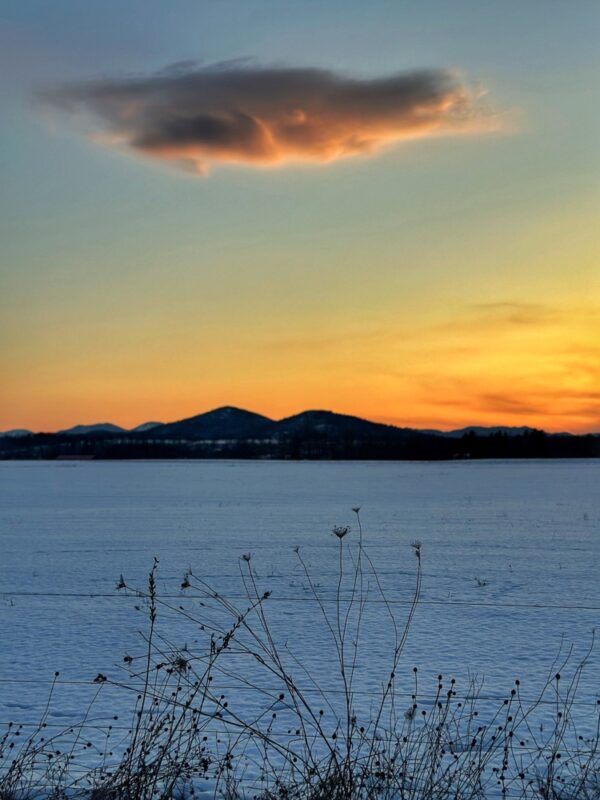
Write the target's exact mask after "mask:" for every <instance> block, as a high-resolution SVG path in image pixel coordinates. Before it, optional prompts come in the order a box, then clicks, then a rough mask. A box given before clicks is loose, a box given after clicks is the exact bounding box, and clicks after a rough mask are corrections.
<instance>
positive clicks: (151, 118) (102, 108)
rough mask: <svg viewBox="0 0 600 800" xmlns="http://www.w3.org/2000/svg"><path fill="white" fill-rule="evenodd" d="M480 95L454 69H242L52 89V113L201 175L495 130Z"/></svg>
mask: <svg viewBox="0 0 600 800" xmlns="http://www.w3.org/2000/svg"><path fill="white" fill-rule="evenodd" d="M483 96H484V92H483V91H482V89H481V88H479V87H475V86H473V85H468V84H467V83H465V82H464V81H462V80H461V78H460V76H459V75H458V74H457V73H455V72H451V71H448V70H421V71H418V72H408V73H396V74H392V75H388V76H384V77H381V78H371V79H357V78H349V77H346V76H344V75H340V74H337V73H334V72H332V71H329V70H323V69H315V68H285V67H260V66H254V65H248V64H240V63H239V62H234V63H233V64H224V65H215V66H213V67H209V68H202V69H197V68H191V67H189V66H186V67H185V68H184V69H175V70H167V71H166V72H165V71H163V72H160V73H158V74H156V75H151V76H148V77H142V78H124V79H111V80H104V81H96V82H88V83H84V84H75V85H71V86H66V87H61V88H59V89H55V90H52V91H49V92H45V93H44V98H45V100H46V101H47V102H49V103H50V105H51V106H53V107H54V108H56V109H59V110H61V111H62V112H65V113H68V114H71V115H76V116H79V117H80V118H85V119H86V120H87V122H88V125H89V126H90V128H91V129H90V131H89V132H88V136H89V138H90V139H92V140H93V141H95V142H97V143H100V144H104V145H106V146H110V147H114V148H116V149H120V150H123V151H125V152H132V153H136V154H139V155H142V156H144V157H146V158H151V159H154V160H157V161H162V162H167V163H169V164H171V165H172V166H174V167H176V168H177V169H180V170H183V171H185V172H189V173H192V174H195V175H204V174H206V172H207V171H208V167H209V165H210V164H215V163H219V162H221V163H228V164H246V165H250V166H253V167H277V166H283V165H287V164H290V163H298V162H300V163H302V162H316V163H322V162H329V161H334V160H337V159H341V158H348V157H351V156H371V155H374V154H377V153H378V152H379V151H381V150H382V149H384V148H386V147H389V146H390V145H393V144H396V143H398V142H401V141H403V140H408V139H415V138H427V137H431V136H440V135H448V134H465V133H473V132H481V131H484V130H485V131H489V130H496V129H498V128H499V127H500V125H501V123H500V116H499V115H498V114H496V113H494V112H492V110H491V109H490V108H489V107H488V106H486V104H485V101H484V100H483ZM502 124H504V123H502Z"/></svg>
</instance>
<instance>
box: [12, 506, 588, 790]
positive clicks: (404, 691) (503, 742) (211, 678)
mask: <svg viewBox="0 0 600 800" xmlns="http://www.w3.org/2000/svg"><path fill="white" fill-rule="evenodd" d="M353 511H354V513H355V515H356V522H357V532H358V536H357V537H354V541H352V538H353V537H351V536H348V534H349V533H350V528H349V527H348V526H338V527H335V528H334V529H333V531H332V533H333V534H334V536H335V537H336V539H337V542H336V546H337V548H338V554H337V567H336V578H335V586H333V587H332V590H333V603H332V604H330V605H328V604H327V603H326V602H324V599H323V594H322V592H321V590H320V587H319V586H318V584H317V583H316V582H315V580H314V578H313V575H312V573H311V568H310V566H309V564H308V563H307V561H306V560H305V558H304V556H303V554H302V552H301V551H300V549H299V548H295V555H296V558H297V559H298V565H299V569H300V570H301V572H302V574H303V576H304V580H305V583H306V585H307V588H308V591H309V593H310V597H311V600H312V602H313V604H314V607H315V609H316V610H317V613H318V618H315V620H314V624H315V625H316V624H319V625H321V626H323V630H324V632H325V633H326V638H327V640H328V641H329V643H330V646H331V654H330V655H328V656H327V659H325V656H324V662H323V663H327V664H328V665H329V666H328V674H327V686H325V682H324V680H323V674H322V672H317V673H315V672H314V671H311V670H310V669H309V667H308V666H307V665H306V664H305V663H304V661H303V658H302V643H301V642H296V645H297V647H296V648H294V647H293V646H291V645H290V643H289V641H287V640H284V641H282V639H281V637H280V636H278V635H277V634H276V632H275V631H274V629H273V626H272V624H271V621H270V617H269V601H270V597H271V596H270V592H269V591H268V590H266V589H264V588H262V587H261V586H260V585H259V581H258V579H257V576H256V573H255V570H254V565H253V557H252V555H251V554H250V553H245V554H243V556H241V558H240V560H239V569H240V579H241V581H242V584H243V586H244V592H245V599H244V601H243V602H242V603H239V602H233V601H232V600H231V599H228V598H227V597H225V596H222V595H221V594H220V593H219V592H218V591H216V590H215V589H214V588H213V587H212V586H211V585H209V584H208V583H207V582H206V581H205V580H204V579H203V578H202V576H199V575H196V574H194V572H193V571H192V570H188V571H187V572H186V573H185V575H184V577H183V580H182V582H181V591H182V596H183V597H185V596H186V595H189V594H193V596H194V598H195V602H194V603H193V604H183V603H182V604H176V603H173V602H172V601H171V600H169V599H165V598H161V596H160V594H159V592H158V590H157V582H156V576H157V569H158V562H157V561H155V563H154V565H153V567H152V569H151V571H150V573H149V576H148V584H147V587H144V588H143V589H140V588H139V587H131V586H129V585H128V584H127V581H126V580H125V579H124V577H123V576H120V577H119V580H118V583H117V587H116V588H117V591H123V592H125V591H129V592H135V593H136V595H137V596H138V597H140V598H141V601H143V602H144V603H145V604H146V608H147V620H148V623H147V631H146V633H145V634H144V650H143V652H142V653H141V654H140V655H138V656H135V657H133V656H129V655H125V657H124V659H123V669H124V677H123V679H122V680H121V679H115V678H109V677H107V676H106V675H103V674H98V675H97V676H96V678H95V684H97V686H96V692H97V694H98V693H100V692H102V693H105V692H107V691H110V689H111V686H118V687H119V688H120V689H123V688H124V689H127V690H129V691H131V692H132V693H134V697H135V703H134V709H133V714H132V717H131V719H130V720H128V721H127V723H126V724H123V721H122V715H121V714H119V713H116V714H115V716H114V721H113V722H112V724H111V725H109V726H107V727H100V726H98V725H97V724H95V722H94V718H93V702H92V704H91V705H90V707H89V708H88V709H87V710H86V712H85V713H84V714H82V720H81V722H80V724H78V725H75V726H71V727H69V728H68V729H66V730H62V729H60V730H57V731H56V732H53V731H52V728H51V727H50V726H49V724H48V713H47V712H48V709H49V708H50V707H51V705H52V702H53V697H52V694H51V695H50V698H49V701H48V707H47V709H46V713H45V714H44V715H43V716H42V719H41V720H40V722H39V724H38V725H37V726H36V727H35V728H34V729H33V731H31V732H30V733H26V729H25V728H24V727H23V726H19V725H10V726H8V728H7V730H6V732H5V733H4V735H3V737H2V738H1V740H0V800H42V798H44V800H67V798H70V799H71V800H152V799H156V798H160V800H187V799H188V798H209V797H221V798H224V799H225V800H242V799H244V800H245V799H246V798H255V799H256V800H478V799H479V798H488V797H489V798H495V797H498V798H508V797H510V798H523V799H525V798H531V799H532V800H533V799H534V798H535V799H537V800H591V799H592V798H600V758H599V753H600V713H599V712H600V709H599V708H598V706H596V707H595V708H590V707H589V706H586V707H585V712H584V718H583V719H578V718H577V715H576V713H575V712H576V711H577V710H578V708H577V706H576V703H575V698H576V696H577V689H578V684H579V681H580V678H581V674H582V672H583V670H584V669H585V667H586V659H584V660H583V661H582V662H581V663H579V664H576V665H570V666H571V667H572V668H571V669H570V670H569V669H568V667H569V655H568V654H567V655H566V656H565V657H564V658H563V659H562V660H561V661H558V660H557V662H556V665H555V667H554V668H553V669H552V671H551V672H550V674H549V675H548V679H547V681H546V684H545V685H544V686H543V687H541V688H540V691H539V695H538V698H537V700H535V701H533V702H531V701H526V700H525V699H524V698H523V697H522V695H521V686H520V682H519V681H518V680H517V681H516V682H515V683H514V685H512V687H511V688H510V689H509V690H508V692H507V694H506V696H505V697H504V698H503V699H502V700H501V701H500V702H496V705H495V706H494V707H491V706H490V702H489V701H488V700H485V698H484V697H483V696H482V693H481V686H480V685H478V684H476V683H472V684H471V685H469V686H468V687H465V689H464V690H463V691H461V692H459V690H458V686H457V684H456V681H455V680H453V679H451V680H446V679H444V678H443V676H442V675H439V676H438V679H437V682H436V684H435V686H434V687H433V690H431V689H430V690H429V694H427V693H426V692H425V691H422V689H421V686H420V682H419V673H418V670H417V668H414V669H413V671H412V674H410V675H408V676H407V675H406V674H402V675H401V674H400V673H399V665H400V659H401V655H402V653H403V650H404V648H405V645H406V642H407V638H408V636H409V631H410V627H411V623H412V621H413V617H414V615H415V612H416V610H417V608H418V603H419V597H420V593H421V585H422V558H423V555H422V545H421V543H420V542H413V543H412V552H413V554H414V561H415V572H414V587H413V591H412V599H411V602H410V604H409V605H408V607H407V609H406V611H405V613H404V614H403V615H402V618H401V619H400V618H399V616H398V614H397V612H396V611H395V609H394V607H393V605H392V604H391V603H389V602H388V600H387V597H386V593H385V591H384V589H383V587H382V585H381V582H380V580H379V577H378V572H377V568H376V566H375V565H374V563H373V562H372V560H371V558H370V556H369V553H368V550H367V549H366V547H365V546H364V540H363V531H362V524H361V518H360V509H358V508H356V509H353ZM374 595H375V596H376V597H377V599H378V601H379V602H380V603H381V607H382V609H383V613H384V615H385V620H386V624H387V630H388V634H389V635H388V638H387V642H388V645H389V646H388V652H387V661H386V663H385V664H381V663H380V664H378V667H379V668H380V670H381V674H382V675H383V676H384V679H383V680H382V682H381V683H380V688H379V689H378V691H377V692H375V693H374V694H373V695H372V696H371V698H370V702H369V704H368V706H365V704H364V703H363V704H361V703H360V702H359V699H360V693H361V691H362V688H361V685H360V671H359V670H358V665H359V663H361V660H362V661H364V658H365V654H364V653H363V652H361V646H362V644H361V643H362V642H363V641H364V640H363V637H362V633H363V628H364V626H365V608H366V604H367V602H369V600H370V599H372V597H373V596H374ZM163 614H164V615H174V616H175V617H177V618H178V619H180V620H182V619H183V620H185V622H186V624H187V625H189V627H190V630H193V631H194V637H195V638H197V644H195V646H194V647H193V648H190V647H188V646H187V645H183V646H182V645H181V643H180V644H179V645H178V644H177V643H174V642H172V641H170V640H169V638H168V637H167V636H166V635H165V634H164V632H161V631H159V629H158V627H157V620H158V618H159V615H163ZM368 657H369V655H368V654H366V658H368ZM331 665H334V666H333V667H332V666H331ZM565 669H567V673H568V675H569V677H568V679H566V678H565V677H563V674H564V673H565ZM332 673H333V674H332ZM332 682H333V684H334V688H333V689H332ZM407 695H408V702H407V700H406V696H407ZM482 704H483V705H484V706H485V713H482V712H481V706H482ZM542 708H544V709H545V711H546V715H547V714H548V713H549V714H550V721H549V723H548V722H547V723H546V724H545V725H541V726H540V725H538V716H537V715H538V712H539V711H540V709H542ZM580 723H581V724H584V727H585V730H586V731H587V733H586V735H583V734H580V733H579V731H578V725H579V724H580ZM590 731H591V732H590Z"/></svg>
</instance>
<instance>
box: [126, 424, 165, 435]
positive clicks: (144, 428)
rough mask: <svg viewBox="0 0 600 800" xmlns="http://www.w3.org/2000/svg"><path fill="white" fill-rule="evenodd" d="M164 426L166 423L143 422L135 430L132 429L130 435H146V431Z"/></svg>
mask: <svg viewBox="0 0 600 800" xmlns="http://www.w3.org/2000/svg"><path fill="white" fill-rule="evenodd" d="M164 424H165V423H164V422H142V424H141V425H136V427H135V428H130V430H129V433H145V432H146V431H151V430H152V429H153V428H159V427H160V426H161V425H164Z"/></svg>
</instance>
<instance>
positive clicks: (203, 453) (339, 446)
mask: <svg viewBox="0 0 600 800" xmlns="http://www.w3.org/2000/svg"><path fill="white" fill-rule="evenodd" d="M82 457H85V458H110V459H123V458H144V459H148V458H258V459H313V460H318V459H338V460H343V459H346V460H351V459H380V460H385V459H395V460H403V459H420V460H436V459H462V458H469V459H479V458H502V459H504V458H597V457H600V436H598V435H593V434H589V435H584V436H576V435H573V434H548V433H545V432H544V431H541V430H537V429H535V428H530V427H527V426H522V427H510V426H492V427H485V426H468V427H465V428H461V429H459V430H455V431H434V430H415V429H412V428H399V427H396V426H394V425H384V424H381V423H378V422H371V421H369V420H366V419H362V418H360V417H354V416H350V415H348V414H336V413H335V412H333V411H325V410H310V411H303V412H301V413H300V414H295V415H293V416H291V417H286V418H284V419H281V420H279V421H276V420H273V419H269V417H265V416H263V415H262V414H255V413H253V412H251V411H246V410H244V409H241V408H235V407H233V406H224V407H222V408H216V409H214V410H212V411H208V412H206V413H204V414H198V415H196V416H194V417H188V418H187V419H182V420H179V421H177V422H169V423H166V424H162V423H158V422H146V423H142V424H141V425H138V426H137V427H136V428H134V429H133V430H131V431H126V430H124V429H123V428H121V427H120V426H119V425H113V424H112V423H110V422H104V423H98V424H95V425H76V426H74V427H73V428H69V429H67V430H65V431H59V432H58V433H56V434H52V433H38V434H32V433H31V432H30V431H24V430H17V431H7V432H6V433H5V434H0V458H2V459H10V458H23V459H27V458H44V459H49V458H82Z"/></svg>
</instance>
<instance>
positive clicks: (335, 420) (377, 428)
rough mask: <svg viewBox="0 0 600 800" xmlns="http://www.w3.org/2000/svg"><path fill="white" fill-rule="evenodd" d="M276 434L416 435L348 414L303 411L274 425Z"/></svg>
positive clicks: (409, 431) (402, 429) (403, 429)
mask: <svg viewBox="0 0 600 800" xmlns="http://www.w3.org/2000/svg"><path fill="white" fill-rule="evenodd" d="M275 425H276V432H277V434H278V435H279V436H281V435H285V434H287V435H292V434H301V435H305V434H306V433H307V432H309V431H311V432H315V433H320V434H326V435H338V436H340V435H343V436H377V435H380V436H381V435H385V436H390V435H391V436H394V435H398V434H403V435H406V434H408V433H418V432H417V431H411V430H410V429H409V428H396V427H394V426H393V425H383V424H381V423H379V422H370V421H369V420H366V419H361V418H360V417H352V416H350V415H349V414H336V413H335V412H333V411H320V410H318V411H303V412H302V413H301V414H295V415H294V416H293V417H286V418H285V419H282V420H280V421H279V422H277V423H275Z"/></svg>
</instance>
